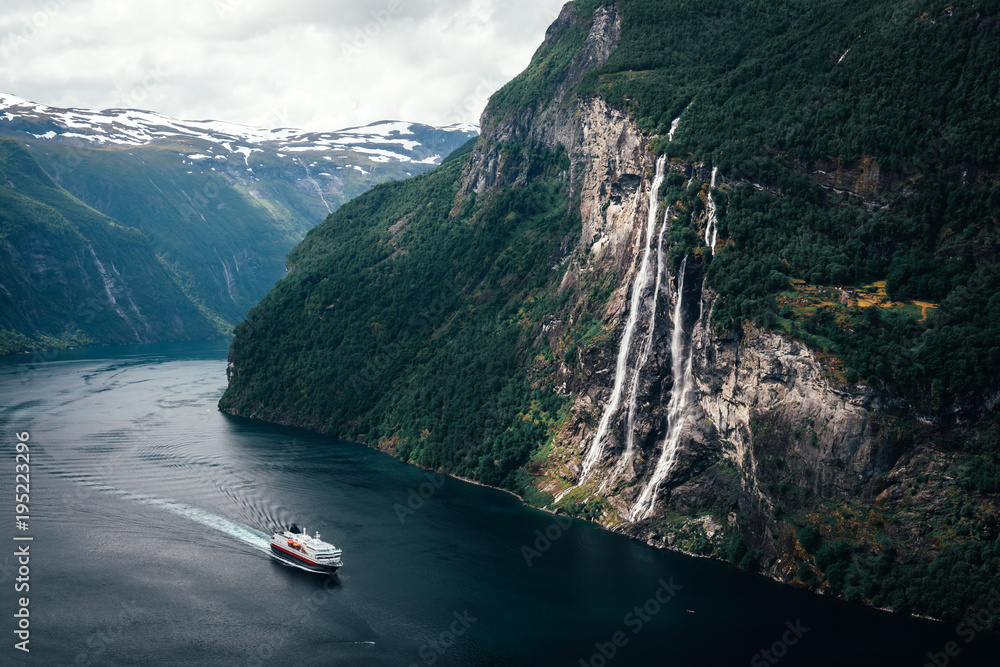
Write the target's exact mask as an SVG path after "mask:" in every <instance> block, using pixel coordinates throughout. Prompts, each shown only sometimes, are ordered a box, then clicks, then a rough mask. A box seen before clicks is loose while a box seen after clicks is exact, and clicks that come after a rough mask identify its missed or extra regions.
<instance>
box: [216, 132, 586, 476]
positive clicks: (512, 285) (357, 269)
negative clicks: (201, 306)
mask: <svg viewBox="0 0 1000 667" xmlns="http://www.w3.org/2000/svg"><path fill="white" fill-rule="evenodd" d="M471 147H472V142H470V144H469V145H468V146H467V147H466V148H465V150H464V151H460V152H459V153H458V154H457V155H453V156H452V157H451V158H449V160H448V161H447V162H446V163H445V164H444V165H442V166H441V167H440V168H439V169H437V170H435V171H433V172H431V173H429V174H427V175H421V176H417V177H414V178H412V179H410V180H408V181H404V182H399V183H392V184H387V185H381V186H378V187H376V188H375V189H374V190H372V191H371V192H370V193H368V194H366V195H364V196H362V197H359V198H358V199H356V200H354V201H352V202H349V203H348V204H346V205H345V206H344V207H342V208H341V209H340V210H339V211H338V212H337V213H336V214H334V215H333V216H331V217H330V218H329V219H328V220H327V222H326V223H324V224H323V225H320V226H319V227H317V228H316V229H314V230H312V231H311V232H310V233H309V234H308V235H307V236H306V239H305V241H303V242H302V244H300V245H299V246H298V247H297V248H296V249H295V250H294V251H293V252H292V253H291V254H290V255H289V263H290V264H291V265H292V266H293V267H294V268H293V269H292V271H291V273H290V274H289V275H288V277H286V278H285V279H284V280H282V281H281V283H279V285H278V286H277V288H276V289H275V290H274V291H272V292H271V294H269V295H268V296H267V297H266V298H265V299H264V300H263V301H262V302H261V304H260V305H259V306H257V307H256V308H254V309H253V310H252V311H251V313H250V315H249V317H248V318H247V320H246V321H245V322H243V323H242V324H240V325H239V326H238V327H237V329H236V331H235V339H234V341H233V347H232V357H233V358H234V359H235V360H236V365H237V373H238V374H237V375H236V376H235V378H234V379H233V380H232V382H231V384H230V387H229V390H228V391H227V393H226V395H225V397H224V398H223V400H222V403H221V406H222V408H223V409H229V410H233V411H236V412H238V413H240V414H243V415H247V416H252V417H259V418H264V419H274V420H278V421H281V420H283V419H284V418H286V417H288V416H292V417H293V418H294V419H296V420H297V421H300V422H304V423H306V424H309V425H311V426H313V427H315V428H318V429H320V430H322V431H324V432H327V433H331V434H335V435H339V436H341V437H347V438H354V439H362V440H364V441H366V442H369V443H371V444H378V445H379V446H381V447H384V448H387V449H390V450H391V451H393V452H394V453H395V454H396V455H398V456H400V457H402V458H404V459H406V460H412V461H414V462H416V463H419V464H422V465H426V466H429V467H433V468H441V469H446V470H449V471H451V472H453V473H455V474H459V475H463V476H470V477H475V478H477V479H480V480H482V481H484V482H487V483H490V484H495V485H497V486H503V487H506V488H511V489H516V490H519V491H522V490H523V488H524V483H523V479H521V476H522V472H521V468H522V466H524V464H525V463H526V462H527V460H528V457H529V456H530V454H531V453H533V452H534V450H535V448H536V447H537V445H538V443H539V441H541V440H543V439H544V438H545V437H546V435H547V432H548V425H549V423H550V422H551V421H552V420H553V419H555V417H556V413H557V412H558V410H559V408H560V407H561V404H562V399H559V398H558V397H556V396H555V395H554V394H552V392H551V391H549V390H547V389H545V390H535V389H533V388H532V386H531V384H530V382H529V378H528V375H527V373H526V372H525V370H524V368H523V367H522V365H521V364H520V363H519V361H521V360H520V359H519V349H520V348H521V347H523V336H524V333H525V329H526V328H527V329H530V327H531V326H532V325H533V324H534V323H535V322H537V321H539V320H540V319H541V318H542V317H544V316H545V315H546V314H547V313H549V312H551V311H552V310H553V309H554V307H555V306H556V305H557V304H554V303H553V302H552V299H553V298H554V297H552V296H549V295H547V294H546V292H545V290H544V288H546V287H548V286H549V282H550V280H551V278H552V274H551V272H550V271H549V263H550V261H551V257H552V254H553V252H554V251H555V249H556V247H557V246H558V243H559V242H560V241H561V240H562V239H563V238H564V237H566V236H567V235H568V234H570V233H572V232H574V231H575V230H576V231H578V230H579V225H580V221H579V217H578V214H576V213H574V212H573V211H571V210H570V208H569V207H568V202H567V198H566V192H565V185H564V184H562V183H560V182H559V181H558V180H556V179H554V178H553V177H552V175H553V174H556V173H558V172H559V171H562V170H564V169H566V168H567V167H568V158H567V157H566V155H565V153H559V154H546V153H540V152H536V151H528V150H523V149H520V148H519V147H516V146H510V152H509V154H508V158H509V159H510V160H511V168H512V169H513V170H515V171H517V170H523V171H524V172H525V173H527V172H528V171H531V172H533V173H535V174H536V175H537V177H536V178H535V179H534V181H533V182H532V183H531V184H530V185H527V186H525V187H524V188H519V189H517V190H508V191H505V192H502V193H500V194H498V196H496V197H495V198H493V199H492V200H490V201H479V200H477V199H476V198H475V197H474V196H470V197H469V198H467V199H465V200H464V201H459V202H457V203H456V196H457V194H458V188H459V181H460V177H461V171H462V168H463V166H464V165H465V163H466V162H467V159H468V158H467V155H463V154H462V153H463V152H464V153H466V154H467V153H468V151H469V150H470V149H471ZM276 354H277V355H278V357H280V358H281V360H282V361H281V363H280V364H274V363H273V360H274V359H275V355H276ZM263 368H267V369H268V371H267V373H261V372H260V369H263Z"/></svg>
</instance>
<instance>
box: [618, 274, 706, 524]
mask: <svg viewBox="0 0 1000 667" xmlns="http://www.w3.org/2000/svg"><path fill="white" fill-rule="evenodd" d="M686 269H687V257H684V260H683V261H682V262H681V268H680V270H679V271H678V273H677V304H676V306H675V307H674V321H673V333H672V334H671V336H670V358H671V365H672V369H671V370H672V372H673V380H674V386H673V389H672V390H671V392H670V405H669V407H668V408H667V436H666V439H665V440H664V443H663V449H662V450H661V451H660V458H659V460H658V461H657V462H656V468H655V469H654V470H653V476H652V477H651V478H650V480H649V482H648V483H647V484H646V488H644V489H643V491H642V493H641V494H640V495H639V499H638V500H637V501H636V503H635V506H634V507H633V508H632V520H633V521H638V520H640V519H645V518H646V517H648V516H649V515H650V514H652V512H653V507H654V506H655V505H656V494H657V491H658V487H659V485H660V482H662V481H663V479H664V478H665V477H666V476H667V474H669V473H670V471H671V469H672V468H673V466H674V461H675V460H676V458H677V448H678V445H679V444H680V439H681V430H682V428H683V426H684V408H685V406H686V404H687V395H688V392H689V391H690V389H691V384H692V380H693V377H692V373H691V360H692V354H691V352H692V350H691V346H690V345H688V346H687V350H685V346H684V274H685V272H686Z"/></svg>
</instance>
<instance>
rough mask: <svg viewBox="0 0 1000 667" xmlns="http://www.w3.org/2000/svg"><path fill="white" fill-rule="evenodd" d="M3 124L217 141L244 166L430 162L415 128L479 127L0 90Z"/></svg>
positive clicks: (90, 136)
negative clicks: (234, 112) (255, 157)
mask: <svg viewBox="0 0 1000 667" xmlns="http://www.w3.org/2000/svg"><path fill="white" fill-rule="evenodd" d="M5 124H10V125H9V126H8V128H7V129H16V131H18V132H24V133H25V135H30V136H33V137H35V138H36V139H44V140H72V141H80V142H87V143H90V144H93V145H98V146H115V145H119V146H145V145H148V144H151V143H154V142H158V141H160V142H163V141H172V140H174V141H176V140H200V141H204V142H208V143H210V144H215V145H217V146H220V147H222V148H224V149H225V150H226V151H227V152H228V153H230V154H238V155H241V156H242V157H243V158H244V161H246V163H247V166H250V165H249V157H250V155H251V154H252V153H254V152H257V151H261V150H264V147H266V148H268V149H272V150H277V151H287V152H290V153H303V152H327V151H331V150H340V151H351V152H355V153H361V154H363V155H365V156H366V157H367V158H368V159H370V160H371V161H372V162H388V161H390V160H394V161H397V162H414V163H421V164H433V163H434V161H439V160H440V157H441V156H440V155H437V154H435V153H434V152H433V151H431V155H428V154H427V151H424V152H422V153H421V154H416V155H414V154H413V153H414V151H416V150H418V149H419V148H421V147H422V146H423V143H422V142H421V141H420V139H419V137H418V133H426V132H433V131H439V132H440V131H445V132H453V133H455V132H457V133H464V134H468V135H469V136H470V137H472V136H475V135H477V134H478V133H479V128H478V127H476V126H475V125H471V124H468V123H456V124H452V125H449V126H447V127H437V126H433V125H426V124H422V123H412V122H408V121H399V120H381V121H377V122H374V123H370V124H369V125H365V126H359V127H349V128H345V129H342V130H337V131H333V132H306V131H302V130H298V129H294V128H277V129H268V128H259V127H250V126H247V125H240V124H238V123H230V122H226V121H218V120H177V119H174V118H170V117H169V116H165V115H163V114H160V113H156V112H154V111H142V110H138V109H105V110H103V111H94V110H88V109H76V108H71V109H60V108H56V107H49V106H46V105H44V104H39V103H37V102H32V101H30V100H26V99H24V98H21V97H18V96H16V95H11V94H8V93H0V133H4V132H3V130H4V129H5V128H4V127H3V126H4V125H5ZM32 130H34V131H32ZM193 154H195V155H197V154H203V153H193ZM192 159H197V158H192Z"/></svg>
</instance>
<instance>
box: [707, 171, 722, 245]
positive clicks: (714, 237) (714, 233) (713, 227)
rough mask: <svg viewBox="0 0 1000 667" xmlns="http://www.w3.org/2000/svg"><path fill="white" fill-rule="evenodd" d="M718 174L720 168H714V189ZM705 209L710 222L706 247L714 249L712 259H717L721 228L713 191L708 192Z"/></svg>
mask: <svg viewBox="0 0 1000 667" xmlns="http://www.w3.org/2000/svg"><path fill="white" fill-rule="evenodd" d="M718 173H719V168H718V167H712V185H711V187H712V188H714V187H715V177H716V175H717V174H718ZM705 207H706V209H707V210H708V221H707V222H706V223H705V245H706V246H708V247H709V248H711V249H712V257H715V243H716V241H718V240H719V228H718V226H717V224H718V218H716V212H715V199H714V198H713V197H712V191H711V190H709V192H708V200H707V201H706V202H705Z"/></svg>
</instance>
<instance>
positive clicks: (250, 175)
mask: <svg viewBox="0 0 1000 667" xmlns="http://www.w3.org/2000/svg"><path fill="white" fill-rule="evenodd" d="M0 110H3V114H0V135H6V136H8V137H13V138H15V139H16V140H17V141H18V142H19V144H17V145H15V144H14V143H13V142H7V143H6V144H5V145H6V146H7V147H8V154H12V153H13V152H17V151H20V152H25V151H26V152H27V153H28V154H30V156H31V158H33V160H30V158H28V157H26V156H24V155H20V153H19V155H20V157H19V161H17V163H14V162H11V163H9V165H8V166H9V167H10V169H11V170H12V173H13V174H15V176H16V175H17V174H18V173H19V172H18V170H19V169H21V168H23V167H24V166H25V165H26V164H28V162H29V160H30V164H31V167H30V169H31V170H32V173H36V172H39V171H41V172H44V173H43V176H42V177H40V178H44V179H45V181H46V183H47V187H48V188H49V190H53V189H55V190H59V191H60V193H61V194H60V195H59V196H60V197H63V198H66V199H74V198H75V199H74V201H75V205H76V206H78V207H80V206H82V207H83V208H88V207H89V208H88V210H89V213H88V214H87V215H91V216H93V215H96V216H97V217H98V218H103V217H104V216H106V218H105V219H110V220H111V221H113V223H114V224H115V226H116V228H117V229H119V230H128V231H130V232H139V235H138V237H136V238H139V237H141V238H142V239H143V242H144V243H146V244H147V249H148V251H149V252H151V253H152V256H151V257H148V258H146V259H148V260H149V261H150V262H153V263H154V264H155V265H156V271H157V272H158V273H157V275H158V276H159V277H158V278H157V281H159V282H160V283H161V284H162V285H163V290H162V293H160V294H157V296H156V299H155V300H152V301H147V300H145V299H144V297H143V298H141V297H139V296H135V295H133V296H134V297H135V304H134V306H135V309H137V310H138V311H142V313H143V315H142V318H146V317H147V315H146V311H150V310H155V311H156V313H155V314H153V313H151V314H149V317H152V318H153V319H157V318H163V319H164V320H165V321H166V320H169V321H173V320H174V319H175V316H176V317H178V318H180V319H179V320H178V322H181V321H186V320H187V319H188V314H187V313H188V311H191V310H192V309H194V310H195V311H197V313H198V316H197V319H198V320H199V321H200V322H201V323H202V325H203V326H199V327H194V328H187V327H183V326H181V325H180V324H179V323H177V322H175V323H173V324H171V326H170V327H167V329H162V330H161V328H157V327H155V326H151V327H145V326H137V327H136V326H132V324H128V323H125V322H124V321H120V322H115V320H114V318H115V317H117V318H118V320H123V318H124V319H128V317H126V316H122V315H119V314H118V313H117V311H116V310H115V307H114V304H112V303H111V298H112V297H109V296H108V295H107V294H104V293H103V292H101V291H98V292H97V293H94V292H93V288H94V285H95V283H90V282H86V281H84V284H82V285H80V286H77V285H72V286H70V287H67V286H64V285H61V284H50V283H52V282H56V283H58V282H59V281H61V280H63V276H61V275H56V274H48V273H45V272H44V271H42V272H41V273H39V274H38V275H36V276H35V277H34V278H32V279H31V280H27V278H26V277H25V276H24V275H22V274H20V273H18V272H16V271H15V272H13V273H10V272H6V271H4V272H0V282H2V283H4V284H7V283H19V282H20V281H24V280H27V284H28V285H30V287H27V286H25V287H24V290H25V291H24V292H23V293H22V294H21V296H19V297H18V301H19V303H20V304H21V305H20V306H18V309H21V310H23V309H28V310H31V308H32V305H31V304H30V303H29V302H30V301H31V300H32V291H34V292H37V293H38V294H39V295H44V294H49V293H55V292H58V293H59V294H60V295H62V296H61V298H64V299H68V298H70V295H71V294H72V295H73V299H74V301H77V302H81V303H104V302H107V303H106V304H105V305H106V306H107V307H108V308H110V309H111V311H112V312H113V313H114V315H113V316H111V317H112V319H111V320H107V321H105V320H103V319H101V318H98V317H96V316H92V315H91V314H90V311H91V310H93V309H92V308H89V309H85V310H86V312H87V315H86V317H84V318H81V317H79V313H77V314H76V315H73V313H76V311H78V310H79V306H77V305H68V304H66V303H62V304H60V305H59V306H58V307H53V308H48V307H46V308H44V309H41V310H38V311H37V312H35V311H32V312H34V315H33V316H32V317H31V318H28V319H23V318H20V317H19V315H17V313H18V312H19V311H18V309H14V310H11V311H9V313H8V315H9V320H8V323H7V324H6V325H5V328H6V330H7V334H5V335H4V341H5V343H4V345H3V346H2V347H0V354H3V353H9V352H13V351H21V350H25V349H34V348H39V347H45V346H56V347H58V346H63V345H76V344H81V343H90V344H102V343H111V342H115V343H121V342H149V341H157V340H172V339H175V338H176V339H187V338H203V337H205V336H207V335H218V334H220V333H223V332H228V331H230V330H231V328H232V327H233V326H235V324H236V323H238V322H239V321H240V320H242V319H243V317H244V316H245V315H246V313H247V311H248V310H249V309H250V307H251V306H253V305H254V304H255V303H257V301H259V300H260V298H261V297H262V296H263V295H264V294H266V293H267V291H268V290H269V289H270V288H271V287H272V286H273V285H274V283H275V282H276V281H277V280H278V279H279V278H281V277H282V276H284V274H285V258H286V255H287V253H288V251H289V250H290V249H291V248H292V247H294V245H295V244H296V243H297V242H298V241H300V240H301V239H302V237H303V236H304V235H305V232H306V231H307V230H308V229H309V228H311V227H312V226H314V225H315V224H316V223H317V222H319V221H320V220H322V218H323V216H324V215H326V214H328V213H329V212H330V211H332V210H335V209H336V207H338V206H340V205H341V204H342V203H343V202H344V201H345V200H347V199H349V198H351V197H353V196H355V195H357V194H358V193H360V192H363V191H365V190H367V189H368V188H370V187H371V186H372V185H373V184H375V183H381V182H384V181H387V180H393V179H397V178H405V177H406V176H408V175H411V174H414V173H420V172H422V171H425V170H427V169H429V168H431V167H432V166H433V164H435V163H437V162H439V161H440V159H441V156H442V155H445V154H447V153H448V152H449V151H450V150H451V149H453V148H454V147H456V146H459V145H461V144H462V143H463V142H464V141H466V140H467V138H468V137H469V136H471V135H473V134H475V128H473V127H471V126H467V125H461V126H453V127H449V128H435V127H431V126H426V125H421V124H417V123H405V122H395V121H382V122H377V123H373V124H371V125H368V126H365V127H360V128H348V129H346V130H342V131H339V132H332V133H315V132H313V133H305V132H301V131H297V130H290V129H278V130H274V129H256V128H249V127H243V126H239V125H233V124H229V123H221V122H215V121H176V120H174V119H170V118H168V117H165V116H162V115H159V114H155V113H152V112H143V111H135V110H127V109H113V110H108V111H102V112H98V111H90V110H84V109H57V108H52V107H47V106H45V105H41V104H36V103H34V102H29V101H27V100H23V99H21V98H17V97H14V96H11V95H6V94H0ZM12 178H13V179H14V181H16V180H17V179H16V178H14V177H12ZM49 179H51V180H49ZM12 183H13V182H12ZM9 186H10V187H12V188H14V187H16V186H15V185H13V184H9ZM18 192H21V190H18ZM47 192H48V191H47ZM22 194H25V195H26V196H28V197H32V196H33V194H32V193H31V192H27V193H22ZM18 201H20V200H18ZM39 201H41V202H42V203H45V204H50V201H49V199H42V200H39ZM98 212H99V214H102V215H98ZM2 213H3V214H4V215H5V216H6V217H7V218H8V219H9V220H11V221H12V223H16V224H17V225H18V226H23V227H24V229H25V230H27V231H26V234H27V235H22V236H16V237H15V236H12V235H8V236H7V237H6V240H7V255H8V257H9V258H10V259H9V264H10V266H11V267H13V265H14V264H16V263H17V262H18V261H21V259H15V258H23V257H25V256H30V255H31V254H32V253H36V254H37V253H41V254H42V255H44V256H45V258H44V260H42V259H39V260H37V261H38V262H41V263H42V264H45V265H48V264H63V263H73V262H78V261H79V257H77V255H79V252H80V250H79V248H76V247H74V246H73V243H76V244H77V245H79V244H80V243H82V242H81V241H79V239H77V241H75V242H73V243H71V242H70V241H69V240H68V238H69V237H67V238H66V239H63V240H62V241H60V242H59V243H56V244H55V245H52V246H46V247H45V248H44V249H40V248H37V247H29V246H28V245H24V244H25V243H28V242H29V241H32V242H36V241H37V239H36V237H35V236H32V234H41V233H43V231H42V229H41V228H39V229H35V228H34V227H35V225H34V221H35V218H36V216H35V215H34V214H29V213H26V212H25V211H24V210H23V208H22V207H20V204H15V203H11V204H10V206H9V207H8V208H5V209H3V210H2ZM66 217H67V220H68V225H69V227H68V228H69V229H73V228H76V231H77V232H78V233H79V234H82V236H83V237H84V238H85V239H87V242H88V243H89V245H90V246H92V247H93V248H94V250H95V252H96V254H97V256H99V257H102V256H103V253H104V252H105V251H107V252H112V251H117V250H118V248H117V245H114V244H113V245H112V247H108V248H105V247H104V246H102V242H103V239H98V238H94V237H93V236H92V230H89V231H88V230H85V229H84V228H82V227H79V228H77V227H78V226H77V224H76V221H75V220H76V219H75V218H74V217H73V215H66ZM64 226H65V225H64ZM87 252H88V253H89V250H88V251H87ZM74 258H75V259H74ZM100 261H104V260H100ZM110 266H111V267H112V268H110V269H109V271H111V274H109V275H111V277H112V278H113V279H115V280H117V279H119V278H120V280H121V281H122V282H123V285H132V284H138V283H140V282H143V281H145V280H147V279H148V278H149V276H147V275H146V274H145V273H144V274H143V275H142V276H139V275H132V274H131V273H130V269H127V268H126V267H131V266H132V264H131V263H128V262H125V263H122V262H117V263H112V264H111V265H110ZM114 267H117V268H114ZM115 271H118V272H119V273H120V276H119V277H117V278H116V277H115V276H114V275H112V274H114V272H115ZM99 284H100V281H99V282H98V283H96V285H99ZM122 289H125V288H124V287H122ZM88 290H91V291H88ZM112 292H113V290H112ZM112 296H113V295H112ZM11 298H14V297H13V296H12V297H11ZM174 303H176V305H177V308H176V309H173V308H172V305H171V304H174ZM128 310H129V309H128V308H126V311H128ZM142 318H140V319H142ZM84 320H86V321H84ZM143 321H145V320H143ZM112 322H115V323H114V324H112ZM175 325H176V326H175ZM123 327H124V328H123ZM120 329H121V330H120Z"/></svg>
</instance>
